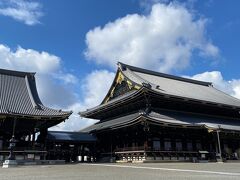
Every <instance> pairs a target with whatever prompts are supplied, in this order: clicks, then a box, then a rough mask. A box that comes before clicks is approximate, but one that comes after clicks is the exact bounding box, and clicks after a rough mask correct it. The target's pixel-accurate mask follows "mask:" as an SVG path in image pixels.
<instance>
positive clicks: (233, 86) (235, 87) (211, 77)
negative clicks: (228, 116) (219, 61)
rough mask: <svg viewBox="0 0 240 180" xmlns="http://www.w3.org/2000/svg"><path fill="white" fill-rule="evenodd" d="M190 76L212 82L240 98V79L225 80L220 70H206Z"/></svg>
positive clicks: (218, 87)
mask: <svg viewBox="0 0 240 180" xmlns="http://www.w3.org/2000/svg"><path fill="white" fill-rule="evenodd" d="M185 77H189V76H185ZM189 78H192V79H196V80H200V81H208V82H212V83H213V85H214V87H216V88H217V89H220V90H222V91H224V92H226V93H227V94H230V95H232V96H234V97H236V98H239V99H240V79H232V80H225V79H224V78H223V76H222V73H221V72H220V71H211V72H204V73H201V74H196V75H194V76H192V77H189Z"/></svg>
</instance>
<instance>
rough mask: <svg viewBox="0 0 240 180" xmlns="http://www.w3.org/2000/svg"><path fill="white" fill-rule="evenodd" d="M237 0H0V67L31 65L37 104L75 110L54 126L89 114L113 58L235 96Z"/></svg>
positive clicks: (238, 80) (238, 88) (239, 89)
mask: <svg viewBox="0 0 240 180" xmlns="http://www.w3.org/2000/svg"><path fill="white" fill-rule="evenodd" d="M239 7H240V2H239V1H235V0H229V1H223V0H220V1H219V0H205V1H196V0H188V1H183V0H182V1H180V0H179V1H169V0H149V1H147V0H121V1H111V0H102V1H99V0H82V1H78V0H72V1H67V0H51V1H49V0H41V1H37V0H31V1H27V0H18V1H16V0H10V1H7V0H0V27H1V28H0V59H1V60H0V68H7V69H16V70H23V71H35V72H37V83H38V90H39V93H40V96H41V99H42V100H43V102H44V104H46V105H48V106H51V107H55V108H63V109H71V110H74V112H75V114H74V115H73V116H72V117H71V118H70V120H69V121H67V122H66V123H65V124H62V125H59V126H58V127H56V129H65V130H77V129H79V128H81V127H84V126H86V125H89V124H91V123H92V122H94V121H91V120H84V119H82V120H81V119H80V118H79V117H78V115H77V114H76V112H77V111H80V110H84V109H86V108H88V107H91V106H94V105H97V104H98V103H99V102H100V101H101V99H102V98H103V97H104V95H105V93H106V92H107V89H108V88H109V86H110V84H111V81H112V78H113V76H114V72H115V70H116V66H115V64H116V62H117V61H123V62H125V63H130V64H132V65H136V66H140V67H143V68H148V69H152V70H156V71H162V72H166V73H171V74H175V75H180V76H187V77H189V78H195V79H199V80H205V81H213V83H214V84H215V86H216V87H217V88H219V89H221V90H223V91H225V92H227V93H229V94H231V95H233V96H235V97H237V98H240V74H239V66H240V62H239V59H238V58H239V47H240V36H239V32H240V11H239Z"/></svg>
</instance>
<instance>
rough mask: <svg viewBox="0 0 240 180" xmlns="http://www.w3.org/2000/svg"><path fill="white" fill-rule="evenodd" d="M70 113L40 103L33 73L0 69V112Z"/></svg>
mask: <svg viewBox="0 0 240 180" xmlns="http://www.w3.org/2000/svg"><path fill="white" fill-rule="evenodd" d="M71 113H72V112H65V111H61V110H54V109H51V108H48V107H45V106H44V105H43V104H42V102H41V100H40V98H39V96H38V92H37V88H36V82H35V73H29V72H20V71H12V70H5V69H0V114H3V115H26V116H44V117H46V116H49V117H68V116H69V115H70V114H71Z"/></svg>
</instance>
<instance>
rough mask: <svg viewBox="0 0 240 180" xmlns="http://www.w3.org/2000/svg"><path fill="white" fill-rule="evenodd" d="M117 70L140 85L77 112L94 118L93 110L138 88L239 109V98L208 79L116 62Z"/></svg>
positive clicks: (138, 92) (118, 101)
mask: <svg viewBox="0 0 240 180" xmlns="http://www.w3.org/2000/svg"><path fill="white" fill-rule="evenodd" d="M119 71H120V72H121V73H122V74H123V75H124V77H125V78H126V79H127V80H129V81H131V82H132V84H135V85H138V87H140V88H139V89H138V90H134V91H131V92H128V93H125V94H124V95H121V96H118V97H116V98H113V99H111V100H110V101H108V102H106V103H104V102H103V103H102V104H100V105H99V106H96V107H93V108H91V109H87V110H86V111H83V112H80V113H79V114H80V115H81V116H82V117H90V118H95V117H93V116H92V115H94V114H95V113H99V112H100V111H102V110H104V109H107V108H109V107H112V106H114V105H116V104H119V103H121V102H123V101H127V100H129V99H132V98H133V97H134V96H137V95H139V94H140V93H141V91H142V90H146V91H148V92H154V93H155V94H160V95H166V96H171V97H173V98H181V99H185V100H191V101H194V102H199V103H203V104H211V105H220V106H225V107H228V108H237V109H240V100H239V99H237V98H234V97H232V96H230V95H228V94H226V93H224V92H222V91H220V90H218V89H216V88H214V87H213V85H212V83H210V82H203V81H197V80H193V79H188V78H183V77H178V76H173V75H169V74H164V73H159V72H155V71H150V70H146V69H141V68H138V67H133V66H129V65H126V64H123V63H118V72H119ZM118 72H117V73H118ZM146 85H147V86H146ZM112 88H113V87H111V88H110V90H111V89H112ZM110 90H109V92H110ZM105 98H106V97H105Z"/></svg>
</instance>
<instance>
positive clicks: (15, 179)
mask: <svg viewBox="0 0 240 180" xmlns="http://www.w3.org/2000/svg"><path fill="white" fill-rule="evenodd" d="M40 179H41V180H63V179H64V180H77V179H78V180H85V179H86V180H120V179H121V180H124V179H129V180H155V179H156V180H159V179H169V180H171V179H177V180H182V179H184V180H185V179H187V180H189V179H194V180H200V179H205V180H209V179H218V180H228V179H234V180H235V179H236V180H240V163H222V164H220V163H154V164H153V163H151V164H150V163H145V164H130V163H122V164H66V165H45V166H40V165H39V166H37V165H35V166H22V167H17V168H10V169H0V180H40Z"/></svg>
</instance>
